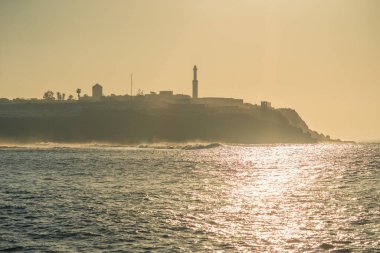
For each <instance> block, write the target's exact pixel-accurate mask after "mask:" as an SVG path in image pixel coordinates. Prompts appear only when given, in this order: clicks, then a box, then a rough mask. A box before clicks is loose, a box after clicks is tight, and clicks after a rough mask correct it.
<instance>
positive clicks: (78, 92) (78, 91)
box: [77, 88, 82, 100]
mask: <svg viewBox="0 0 380 253" xmlns="http://www.w3.org/2000/svg"><path fill="white" fill-rule="evenodd" d="M81 92H82V90H81V89H79V88H78V89H77V94H78V100H79V99H80V93H81Z"/></svg>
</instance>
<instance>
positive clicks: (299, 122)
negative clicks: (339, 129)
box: [277, 108, 332, 141]
mask: <svg viewBox="0 0 380 253" xmlns="http://www.w3.org/2000/svg"><path fill="white" fill-rule="evenodd" d="M277 111H279V112H280V113H281V114H282V115H283V116H284V117H285V118H286V119H287V120H288V122H289V124H290V125H292V126H294V127H298V128H300V129H302V131H303V132H304V133H309V134H310V136H311V137H312V138H314V139H316V140H318V141H332V140H331V139H330V137H329V136H328V135H327V136H325V135H323V134H320V133H318V132H317V131H313V130H311V129H310V128H309V127H308V126H307V124H306V123H305V121H304V120H303V119H302V118H301V117H300V116H299V114H298V113H297V112H296V111H295V110H294V109H290V108H280V109H277Z"/></svg>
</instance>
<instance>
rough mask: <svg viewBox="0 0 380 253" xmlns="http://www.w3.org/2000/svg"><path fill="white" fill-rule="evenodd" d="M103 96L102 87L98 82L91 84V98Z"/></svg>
mask: <svg viewBox="0 0 380 253" xmlns="http://www.w3.org/2000/svg"><path fill="white" fill-rule="evenodd" d="M102 97H103V87H102V86H101V85H100V84H98V83H97V84H95V85H94V86H92V98H94V99H100V98H102Z"/></svg>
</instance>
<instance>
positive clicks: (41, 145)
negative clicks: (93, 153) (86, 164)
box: [0, 142, 222, 150]
mask: <svg viewBox="0 0 380 253" xmlns="http://www.w3.org/2000/svg"><path fill="white" fill-rule="evenodd" d="M220 146H222V144H221V143H144V144H117V143H99V142H89V143H59V142H38V143H25V144H20V143H6V144H5V143H3V144H0V149H55V148H129V149H182V150H199V149H211V148H217V147H220Z"/></svg>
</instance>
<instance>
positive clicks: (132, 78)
mask: <svg viewBox="0 0 380 253" xmlns="http://www.w3.org/2000/svg"><path fill="white" fill-rule="evenodd" d="M132 87H133V74H131V97H132V95H133V94H132Z"/></svg>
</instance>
